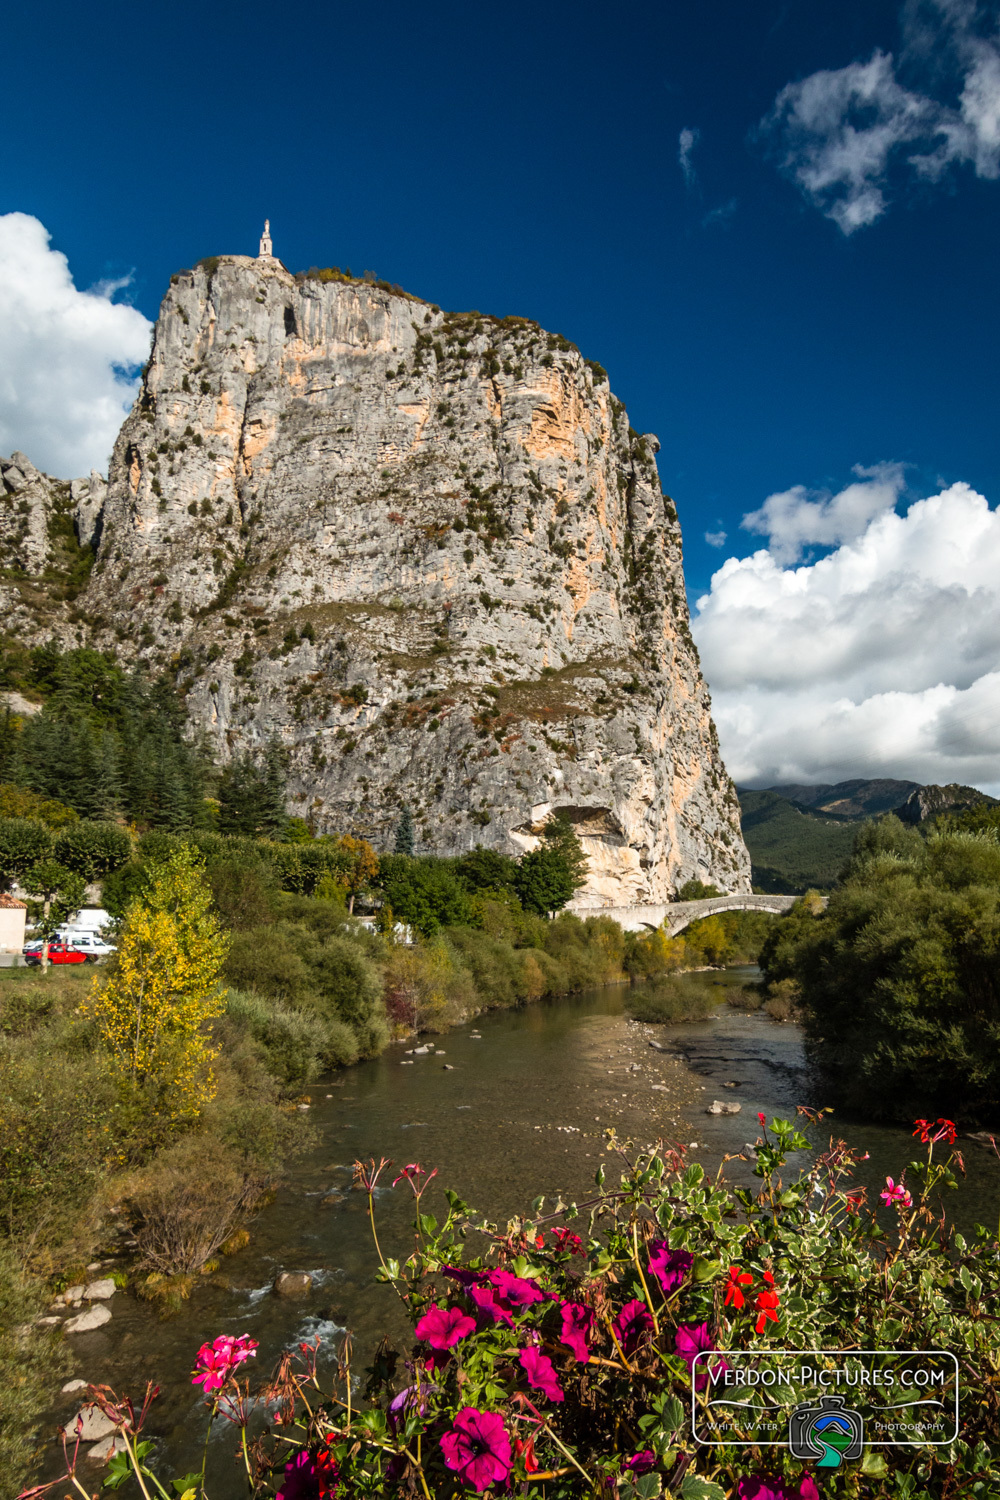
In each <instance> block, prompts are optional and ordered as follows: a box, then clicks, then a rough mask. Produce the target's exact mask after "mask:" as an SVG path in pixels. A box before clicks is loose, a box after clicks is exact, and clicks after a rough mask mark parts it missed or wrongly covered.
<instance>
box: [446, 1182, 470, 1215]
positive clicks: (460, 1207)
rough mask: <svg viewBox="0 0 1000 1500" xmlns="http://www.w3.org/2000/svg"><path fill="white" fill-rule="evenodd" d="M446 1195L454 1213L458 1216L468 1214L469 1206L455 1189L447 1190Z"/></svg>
mask: <svg viewBox="0 0 1000 1500" xmlns="http://www.w3.org/2000/svg"><path fill="white" fill-rule="evenodd" d="M444 1195H445V1197H446V1198H447V1200H448V1207H449V1208H450V1209H451V1211H452V1213H456V1214H458V1213H465V1212H467V1210H468V1207H469V1205H468V1204H467V1203H466V1202H465V1200H464V1199H463V1198H460V1197H459V1196H458V1194H457V1193H456V1192H455V1189H454V1188H445V1190H444Z"/></svg>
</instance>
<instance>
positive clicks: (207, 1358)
mask: <svg viewBox="0 0 1000 1500" xmlns="http://www.w3.org/2000/svg"><path fill="white" fill-rule="evenodd" d="M257 1348H258V1345H257V1341H256V1340H255V1339H252V1338H248V1337H247V1335H246V1334H245V1333H244V1334H241V1335H240V1337H239V1338H233V1336H232V1334H229V1333H222V1334H220V1335H219V1337H218V1338H217V1339H216V1340H215V1342H214V1343H212V1344H202V1346H201V1348H200V1349H199V1350H198V1353H197V1355H196V1356H195V1373H194V1374H193V1375H192V1377H191V1384H192V1385H200V1386H201V1387H202V1389H203V1390H204V1392H205V1394H206V1395H208V1393H209V1391H218V1390H221V1389H222V1387H223V1386H224V1385H225V1383H226V1381H227V1380H228V1379H229V1377H230V1376H231V1375H232V1373H233V1371H234V1370H237V1369H238V1368H239V1367H240V1365H241V1364H242V1363H243V1361H244V1360H247V1359H253V1358H254V1356H255V1355H256V1353H257Z"/></svg>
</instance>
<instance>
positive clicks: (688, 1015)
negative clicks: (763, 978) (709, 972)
mask: <svg viewBox="0 0 1000 1500" xmlns="http://www.w3.org/2000/svg"><path fill="white" fill-rule="evenodd" d="M724 996H725V991H724V990H723V988H722V986H721V985H718V984H711V983H709V982H708V981H706V980H703V981H701V983H699V982H698V976H697V975H690V976H689V977H688V978H687V979H685V980H684V981H683V982H681V980H679V979H662V980H658V981H655V982H654V983H652V984H647V985H643V986H642V988H641V989H632V990H630V991H629V993H628V995H627V996H626V998H625V1009H626V1010H627V1011H628V1014H629V1015H630V1016H631V1017H632V1019H633V1021H648V1022H654V1023H667V1022H673V1021H704V1020H705V1019H706V1018H707V1017H708V1016H710V1015H711V1014H712V1012H713V1011H714V1010H717V1009H718V1007H719V1006H720V1005H721V1004H722V1001H723V998H724Z"/></svg>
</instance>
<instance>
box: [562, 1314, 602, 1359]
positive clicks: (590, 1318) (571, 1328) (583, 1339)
mask: <svg viewBox="0 0 1000 1500" xmlns="http://www.w3.org/2000/svg"><path fill="white" fill-rule="evenodd" d="M559 1312H560V1314H561V1316H562V1332H561V1333H560V1335H559V1342H560V1343H561V1344H565V1345H566V1348H567V1349H570V1350H572V1352H573V1353H574V1354H575V1355H576V1357H577V1359H578V1360H579V1362H580V1364H581V1365H585V1364H586V1363H587V1362H588V1360H589V1359H590V1350H589V1349H588V1348H587V1338H588V1336H589V1334H590V1331H591V1329H592V1328H593V1326H594V1314H593V1313H592V1312H591V1310H590V1308H589V1307H585V1306H584V1305H583V1303H582V1302H564V1303H563V1304H562V1306H561V1307H560V1309H559Z"/></svg>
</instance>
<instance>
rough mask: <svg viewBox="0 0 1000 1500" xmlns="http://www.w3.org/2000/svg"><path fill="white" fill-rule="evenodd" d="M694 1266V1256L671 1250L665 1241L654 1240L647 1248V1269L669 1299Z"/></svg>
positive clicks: (686, 1252) (685, 1251)
mask: <svg viewBox="0 0 1000 1500" xmlns="http://www.w3.org/2000/svg"><path fill="white" fill-rule="evenodd" d="M693 1265H694V1256H693V1255H692V1254H691V1253H690V1252H689V1251H687V1250H671V1248H670V1246H669V1245H668V1244H667V1242H666V1240H654V1241H653V1242H652V1244H651V1245H650V1247H649V1269H650V1270H651V1271H652V1273H653V1275H654V1276H655V1277H656V1279H657V1281H658V1282H659V1283H660V1286H661V1287H662V1288H663V1295H664V1296H665V1297H669V1296H670V1293H671V1292H673V1291H676V1290H677V1288H678V1287H679V1286H680V1284H681V1282H682V1281H683V1280H684V1278H685V1276H686V1275H687V1273H688V1272H689V1271H690V1269H691V1267H692V1266H693Z"/></svg>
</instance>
